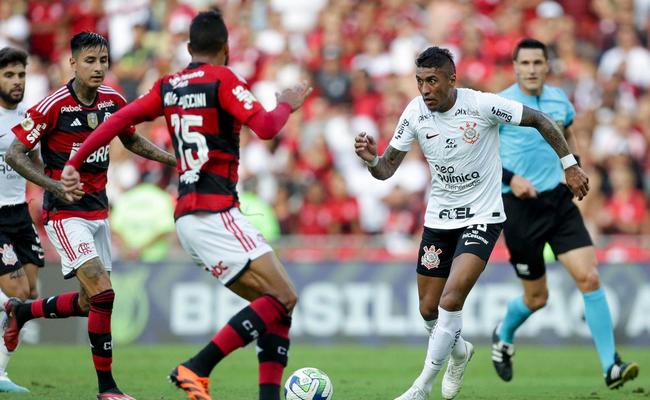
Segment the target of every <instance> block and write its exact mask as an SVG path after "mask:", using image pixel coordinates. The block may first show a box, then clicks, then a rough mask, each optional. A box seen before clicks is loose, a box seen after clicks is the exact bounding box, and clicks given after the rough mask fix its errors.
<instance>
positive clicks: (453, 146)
mask: <svg viewBox="0 0 650 400" xmlns="http://www.w3.org/2000/svg"><path fill="white" fill-rule="evenodd" d="M415 65H416V73H415V78H416V81H417V85H418V90H419V91H420V94H421V96H418V97H416V98H414V99H413V100H412V101H411V102H410V103H409V105H408V106H407V107H406V109H405V110H404V112H403V113H402V116H401V118H400V120H399V123H398V124H397V128H396V129H395V134H394V136H393V139H392V140H391V142H390V145H389V146H388V148H387V149H386V151H385V152H384V154H383V155H382V156H381V157H379V156H378V155H377V145H376V142H375V140H374V139H373V138H372V137H371V136H368V135H366V134H365V133H360V134H359V135H357V137H356V138H355V151H356V153H357V155H358V156H359V157H360V158H361V159H363V160H364V161H365V162H366V163H367V164H368V169H369V170H370V173H371V174H372V176H374V177H375V178H377V179H381V180H384V179H388V178H390V177H391V176H392V175H393V174H394V173H395V171H396V170H397V168H398V167H399V165H400V163H401V162H402V160H403V159H404V156H405V155H406V152H407V151H408V150H409V148H410V147H411V144H412V143H413V141H415V140H417V141H418V143H419V145H420V148H421V149H422V152H423V153H424V156H425V158H426V159H427V162H428V163H429V168H430V170H431V175H432V178H431V193H430V197H429V203H428V206H427V211H426V215H425V220H424V232H423V234H422V241H421V243H420V250H419V254H418V261H417V285H418V293H419V298H420V314H421V315H422V317H423V318H424V320H425V324H426V326H427V329H428V330H429V331H430V332H431V333H430V336H429V343H428V349H427V355H426V359H425V362H424V367H423V369H422V372H421V373H420V375H419V376H418V377H417V379H416V380H415V382H414V383H413V385H412V386H411V387H410V388H409V389H408V390H407V391H406V392H405V393H404V394H402V395H401V396H399V397H398V398H397V399H396V400H426V399H428V398H429V393H430V392H431V389H432V386H433V381H434V379H435V378H436V376H437V375H438V373H439V371H440V370H441V369H442V366H443V364H444V362H445V360H446V359H447V357H449V363H448V364H447V370H446V372H445V375H444V377H443V380H442V397H443V398H444V399H453V398H454V397H456V395H457V394H458V393H459V391H460V389H461V386H462V382H463V375H464V372H465V367H466V366H467V363H468V362H469V360H470V358H471V357H472V353H473V346H472V345H471V344H470V343H469V342H467V341H465V340H463V338H462V336H461V330H462V309H463V304H464V302H465V298H466V297H467V295H468V294H469V292H470V290H471V289H472V287H473V286H474V284H475V283H476V281H477V279H478V277H479V276H480V275H481V272H482V271H483V269H484V268H485V265H486V263H487V260H488V258H489V256H490V253H491V252H492V249H493V247H494V243H495V242H496V240H497V238H498V237H499V233H500V232H501V229H502V224H503V222H504V221H505V219H506V216H505V214H504V211H503V203H502V200H501V193H500V192H501V161H500V159H499V137H498V134H499V124H513V125H522V126H531V127H535V128H536V129H537V130H539V132H540V133H541V134H542V136H543V137H544V139H546V141H547V142H548V143H549V144H550V145H551V147H552V148H553V150H555V152H556V153H557V155H558V157H560V159H561V161H562V164H563V165H564V172H565V177H566V181H567V185H568V187H569V188H570V189H571V192H572V193H573V194H574V195H575V196H577V197H578V199H582V198H583V197H584V196H585V195H586V194H587V191H588V190H589V186H588V179H587V176H586V175H585V173H584V172H583V171H582V169H581V168H580V167H579V166H578V165H577V163H576V162H575V158H574V156H573V155H572V154H571V153H570V152H569V147H568V145H567V142H566V140H565V139H564V135H563V134H562V131H561V129H560V127H559V126H558V125H557V124H556V123H555V122H554V121H553V120H552V119H551V118H549V117H548V116H547V115H546V114H543V113H541V112H539V111H537V110H534V109H531V108H528V107H526V106H524V105H522V104H521V103H518V102H515V101H512V100H507V99H504V98H502V97H499V96H497V95H495V94H492V93H482V92H478V91H475V90H471V89H456V88H455V83H456V66H455V64H454V60H453V58H452V55H451V53H450V52H449V51H448V50H446V49H443V48H439V47H430V48H428V49H427V50H425V51H424V52H422V53H421V54H420V55H418V57H417V59H416V61H415Z"/></svg>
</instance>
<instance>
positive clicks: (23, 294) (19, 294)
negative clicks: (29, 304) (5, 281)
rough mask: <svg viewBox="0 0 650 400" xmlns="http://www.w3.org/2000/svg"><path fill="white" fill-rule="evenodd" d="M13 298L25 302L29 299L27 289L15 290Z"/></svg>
mask: <svg viewBox="0 0 650 400" xmlns="http://www.w3.org/2000/svg"><path fill="white" fill-rule="evenodd" d="M13 297H17V298H18V299H20V300H22V301H25V300H28V299H29V288H23V287H19V288H17V289H16V291H15V292H14V295H13Z"/></svg>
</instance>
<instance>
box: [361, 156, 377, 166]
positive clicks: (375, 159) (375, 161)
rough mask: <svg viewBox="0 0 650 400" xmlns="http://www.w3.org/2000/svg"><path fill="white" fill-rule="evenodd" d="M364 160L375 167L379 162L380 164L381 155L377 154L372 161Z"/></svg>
mask: <svg viewBox="0 0 650 400" xmlns="http://www.w3.org/2000/svg"><path fill="white" fill-rule="evenodd" d="M364 162H365V163H366V165H367V166H369V167H370V168H375V167H376V166H377V164H379V156H377V155H375V158H373V159H372V161H364Z"/></svg>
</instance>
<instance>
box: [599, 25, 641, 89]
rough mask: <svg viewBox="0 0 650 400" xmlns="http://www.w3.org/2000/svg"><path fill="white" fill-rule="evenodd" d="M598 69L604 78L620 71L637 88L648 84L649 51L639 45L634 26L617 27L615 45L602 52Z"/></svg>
mask: <svg viewBox="0 0 650 400" xmlns="http://www.w3.org/2000/svg"><path fill="white" fill-rule="evenodd" d="M598 71H599V73H600V74H601V75H602V76H604V77H606V78H610V77H612V76H613V75H614V74H617V73H621V74H623V77H624V78H625V80H626V81H628V82H629V83H631V84H633V85H635V86H637V87H639V88H647V87H648V86H650V74H648V71H650V51H648V49H646V48H644V47H643V46H641V45H640V43H639V39H638V38H637V33H636V31H635V30H634V27H632V26H621V27H620V28H619V30H618V32H617V33H616V46H615V47H614V48H611V49H609V50H607V51H606V52H605V53H603V57H602V58H601V60H600V65H599V67H598Z"/></svg>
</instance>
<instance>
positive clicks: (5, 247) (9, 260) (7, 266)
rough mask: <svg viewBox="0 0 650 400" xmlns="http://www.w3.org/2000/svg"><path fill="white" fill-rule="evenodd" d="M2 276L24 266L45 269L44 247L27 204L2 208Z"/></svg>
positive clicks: (0, 264)
mask: <svg viewBox="0 0 650 400" xmlns="http://www.w3.org/2000/svg"><path fill="white" fill-rule="evenodd" d="M0 253H2V254H1V257H0V275H4V274H8V273H10V272H13V271H17V270H19V269H20V268H22V266H23V264H36V265H37V266H39V267H43V265H44V262H43V258H44V257H43V247H42V246H41V240H40V238H39V237H38V233H37V232H36V227H35V226H34V223H33V222H32V218H31V217H30V215H29V210H28V208H27V204H26V203H22V204H16V205H11V206H2V207H0Z"/></svg>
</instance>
